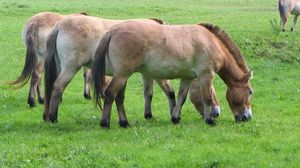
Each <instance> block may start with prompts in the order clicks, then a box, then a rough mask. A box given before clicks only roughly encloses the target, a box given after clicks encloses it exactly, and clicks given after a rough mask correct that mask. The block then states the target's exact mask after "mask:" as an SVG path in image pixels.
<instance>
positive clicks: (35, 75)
mask: <svg viewBox="0 0 300 168" xmlns="http://www.w3.org/2000/svg"><path fill="white" fill-rule="evenodd" d="M43 69H44V60H42V59H40V60H39V61H38V63H37V64H36V65H35V67H34V70H33V72H32V74H31V81H30V89H29V94H28V100H27V103H28V104H29V106H30V108H32V107H35V106H36V104H35V95H36V90H37V91H38V94H40V92H39V89H38V84H40V81H41V72H42V71H43ZM39 97H40V95H39Z"/></svg>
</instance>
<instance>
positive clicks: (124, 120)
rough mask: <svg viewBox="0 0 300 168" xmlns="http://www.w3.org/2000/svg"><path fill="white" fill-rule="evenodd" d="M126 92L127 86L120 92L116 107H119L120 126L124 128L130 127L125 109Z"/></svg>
mask: <svg viewBox="0 0 300 168" xmlns="http://www.w3.org/2000/svg"><path fill="white" fill-rule="evenodd" d="M125 90H126V84H125V86H124V87H123V88H122V89H121V90H120V91H119V93H118V95H117V97H116V105H117V110H118V114H119V125H120V126H121V127H124V128H126V127H128V126H130V125H129V123H128V119H127V117H126V113H125V107H124V100H125Z"/></svg>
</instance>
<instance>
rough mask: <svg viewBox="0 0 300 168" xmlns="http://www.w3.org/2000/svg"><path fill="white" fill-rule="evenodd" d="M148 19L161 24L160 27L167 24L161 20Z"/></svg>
mask: <svg viewBox="0 0 300 168" xmlns="http://www.w3.org/2000/svg"><path fill="white" fill-rule="evenodd" d="M149 19H150V20H154V21H156V22H157V23H158V24H162V25H164V24H167V22H165V21H163V20H161V19H157V18H149Z"/></svg>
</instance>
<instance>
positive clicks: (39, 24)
mask: <svg viewBox="0 0 300 168" xmlns="http://www.w3.org/2000/svg"><path fill="white" fill-rule="evenodd" d="M76 15H87V14H86V13H84V12H82V13H79V14H71V15H61V14H58V13H53V12H41V13H38V14H36V15H34V16H32V17H31V19H30V20H29V21H28V22H27V23H26V25H25V27H24V29H23V33H22V36H23V39H24V41H25V45H26V49H27V50H26V59H25V64H24V67H23V70H22V72H21V74H20V76H19V77H18V78H17V79H16V80H14V81H11V82H8V84H9V85H11V86H16V88H20V87H23V86H24V85H25V84H26V83H27V82H28V81H29V79H30V78H31V82H30V89H29V93H28V99H27V103H28V105H29V107H31V108H32V107H35V106H36V103H35V95H36V92H37V94H38V102H39V103H40V104H43V103H44V98H43V96H42V89H41V73H42V72H43V70H44V62H45V55H46V54H45V52H46V39H47V36H48V34H49V33H50V31H51V29H52V28H53V26H54V25H55V24H56V23H58V22H59V21H61V20H63V19H64V18H66V17H69V16H76ZM89 74H90V71H89V70H87V69H85V71H84V76H86V78H85V79H86V81H87V80H88V79H89V78H90V77H89V76H90V75H89ZM87 82H88V81H87ZM85 85H89V84H88V83H86V82H85ZM85 88H86V89H85V90H84V97H85V98H86V99H89V98H90V97H91V96H90V91H89V90H87V89H89V87H88V86H87V87H85Z"/></svg>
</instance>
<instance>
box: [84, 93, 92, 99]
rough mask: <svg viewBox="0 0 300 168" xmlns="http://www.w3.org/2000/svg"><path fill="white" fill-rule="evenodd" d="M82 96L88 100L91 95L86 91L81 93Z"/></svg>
mask: <svg viewBox="0 0 300 168" xmlns="http://www.w3.org/2000/svg"><path fill="white" fill-rule="evenodd" d="M83 97H84V98H85V99H86V100H90V99H91V98H92V97H91V95H90V94H87V93H84V94H83Z"/></svg>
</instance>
